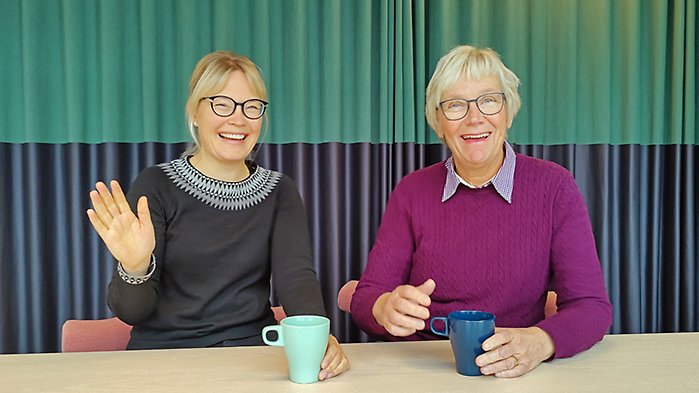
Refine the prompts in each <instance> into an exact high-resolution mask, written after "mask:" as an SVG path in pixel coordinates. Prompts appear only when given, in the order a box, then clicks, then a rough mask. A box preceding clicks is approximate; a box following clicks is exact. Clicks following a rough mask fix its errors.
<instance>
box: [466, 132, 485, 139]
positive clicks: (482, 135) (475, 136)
mask: <svg viewBox="0 0 699 393" xmlns="http://www.w3.org/2000/svg"><path fill="white" fill-rule="evenodd" d="M487 137H488V133H487V132H484V133H482V134H476V135H462V136H461V138H463V139H481V138H487Z"/></svg>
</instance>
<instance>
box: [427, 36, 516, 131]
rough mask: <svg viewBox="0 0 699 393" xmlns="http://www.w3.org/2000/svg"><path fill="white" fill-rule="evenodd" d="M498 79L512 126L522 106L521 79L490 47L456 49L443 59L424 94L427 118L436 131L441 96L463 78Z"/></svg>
mask: <svg viewBox="0 0 699 393" xmlns="http://www.w3.org/2000/svg"><path fill="white" fill-rule="evenodd" d="M489 76H496V77H497V78H498V79H499V80H500V85H501V86H502V91H503V93H505V105H506V109H507V120H508V123H511V122H512V120H513V119H514V118H515V116H516V115H517V112H518V111H519V108H520V106H521V105H522V103H521V100H520V98H519V92H518V91H517V89H518V87H519V78H517V75H515V73H514V72H512V71H511V70H510V69H509V68H507V67H506V66H505V64H503V62H502V60H501V59H500V55H498V53H497V52H495V51H494V50H492V49H490V48H476V47H473V46H470V45H462V46H457V47H455V48H453V49H452V50H450V51H449V52H448V53H447V54H446V55H444V56H442V58H441V59H439V62H437V68H436V69H435V70H434V74H432V79H430V83H429V84H428V85H427V90H426V91H425V117H426V118H427V123H428V124H429V125H430V127H432V129H433V130H435V131H437V110H439V101H440V100H441V98H442V93H444V91H445V90H447V89H449V88H450V87H452V86H453V85H454V84H455V83H457V82H458V81H459V79H461V78H462V77H465V78H467V79H481V78H486V77H489Z"/></svg>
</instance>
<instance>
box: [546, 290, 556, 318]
mask: <svg viewBox="0 0 699 393" xmlns="http://www.w3.org/2000/svg"><path fill="white" fill-rule="evenodd" d="M556 299H558V295H557V294H556V292H554V291H549V293H548V295H546V306H544V318H548V317H550V316H551V315H553V314H555V313H557V312H558V306H557V305H556Z"/></svg>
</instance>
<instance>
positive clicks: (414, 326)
mask: <svg viewBox="0 0 699 393" xmlns="http://www.w3.org/2000/svg"><path fill="white" fill-rule="evenodd" d="M388 322H389V323H388V325H389V327H390V328H391V331H389V333H391V334H393V335H394V336H400V337H404V336H409V335H411V334H413V333H415V331H416V330H423V329H424V328H425V321H424V320H422V319H419V318H415V317H411V316H409V315H405V314H401V313H399V312H397V311H394V312H393V313H391V315H389V317H388ZM389 327H387V328H386V330H389Z"/></svg>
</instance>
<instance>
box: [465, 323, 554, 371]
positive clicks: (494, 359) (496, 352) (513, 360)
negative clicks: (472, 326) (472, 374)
mask: <svg viewBox="0 0 699 393" xmlns="http://www.w3.org/2000/svg"><path fill="white" fill-rule="evenodd" d="M483 350H484V351H485V353H484V354H481V355H480V356H478V357H477V358H476V364H477V365H478V366H479V367H480V368H481V373H483V374H485V375H489V374H495V376H496V377H503V378H511V377H518V376H520V375H523V374H526V373H528V372H529V371H531V370H533V369H535V368H536V367H537V366H539V364H541V362H543V361H544V360H546V359H548V358H550V357H551V355H553V353H554V352H555V348H554V345H553V341H552V340H551V337H549V335H548V334H547V333H546V332H544V331H543V330H541V329H540V328H538V327H530V328H495V334H493V335H492V336H491V337H490V338H488V339H487V340H485V341H484V342H483Z"/></svg>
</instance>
